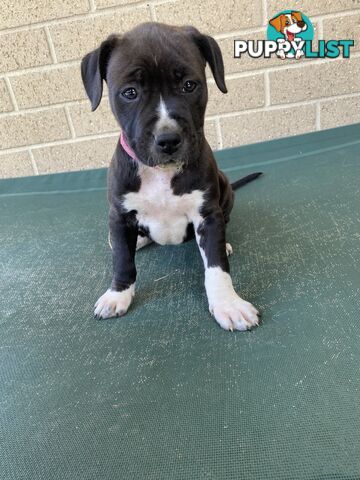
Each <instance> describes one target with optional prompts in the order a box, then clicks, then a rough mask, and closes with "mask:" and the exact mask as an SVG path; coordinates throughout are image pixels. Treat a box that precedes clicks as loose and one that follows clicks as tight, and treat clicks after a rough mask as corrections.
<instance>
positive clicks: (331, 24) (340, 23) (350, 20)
mask: <svg viewBox="0 0 360 480" xmlns="http://www.w3.org/2000/svg"><path fill="white" fill-rule="evenodd" d="M323 29H324V39H325V40H333V39H334V40H355V45H354V46H353V47H351V49H350V52H354V51H356V50H359V49H360V14H359V13H358V14H354V15H347V16H346V17H337V18H325V19H324V21H323Z"/></svg>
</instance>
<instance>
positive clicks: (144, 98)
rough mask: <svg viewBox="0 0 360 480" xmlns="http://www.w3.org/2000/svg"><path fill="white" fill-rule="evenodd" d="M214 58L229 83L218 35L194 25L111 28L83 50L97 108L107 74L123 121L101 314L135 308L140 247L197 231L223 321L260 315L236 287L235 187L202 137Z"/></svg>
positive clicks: (226, 324)
mask: <svg viewBox="0 0 360 480" xmlns="http://www.w3.org/2000/svg"><path fill="white" fill-rule="evenodd" d="M206 62H207V63H208V64H209V65H210V68H211V70H212V73H213V75H214V78H215V82H216V84H217V86H218V87H219V89H220V90H221V91H222V92H224V93H226V92H227V89H226V85H225V80H224V65H223V59H222V55H221V51H220V48H219V46H218V44H217V43H216V41H215V40H214V39H213V38H211V37H209V36H206V35H202V34H200V33H199V31H198V30H196V29H195V28H193V27H173V26H168V25H164V24H160V23H145V24H142V25H139V26H138V27H136V28H134V29H133V30H131V31H130V32H128V33H126V34H125V35H123V36H116V35H112V36H110V37H109V38H108V39H107V40H105V41H104V42H103V43H102V44H101V45H100V47H99V48H97V49H96V50H94V51H93V52H91V53H89V54H88V55H86V56H85V57H84V58H83V60H82V64H81V73H82V79H83V82H84V86H85V89H86V92H87V94H88V96H89V98H90V101H91V105H92V110H95V109H96V108H97V106H98V105H99V103H100V100H101V97H102V91H103V80H105V81H106V83H107V85H108V89H109V100H110V105H111V108H112V111H113V113H114V115H115V117H116V119H117V121H118V123H119V125H120V127H121V129H122V137H121V140H120V142H119V143H118V144H117V147H116V151H115V153H114V156H113V158H112V161H111V165H110V169H109V175H108V199H109V203H110V213H109V228H110V242H111V246H112V256H113V279H112V283H111V287H110V288H109V289H108V290H107V291H106V292H105V293H104V294H103V295H102V296H101V297H100V298H99V300H98V301H97V303H96V304H95V315H96V316H97V317H99V318H109V317H114V316H120V315H124V314H125V313H126V312H127V310H128V308H129V306H130V304H131V301H132V298H133V296H134V293H135V280H136V268H135V252H136V250H137V248H141V247H142V246H144V245H146V244H147V243H150V242H151V241H154V242H156V243H158V244H160V245H165V244H179V243H182V242H184V241H186V240H188V239H190V238H193V237H194V236H195V237H196V241H197V243H198V246H199V249H200V253H201V255H202V258H203V261H204V266H205V288H206V293H207V297H208V301H209V309H210V312H211V313H212V314H213V315H214V317H215V319H216V321H217V322H218V323H219V324H220V325H221V327H222V328H224V329H225V330H231V331H232V330H247V329H250V328H251V327H252V326H254V325H257V324H258V312H257V310H256V309H255V308H254V307H253V306H252V305H251V304H250V303H248V302H246V301H245V300H243V299H242V298H240V297H239V296H238V295H237V293H236V292H235V290H234V288H233V284H232V281H231V277H230V275H229V262H228V258H227V255H228V254H229V253H231V247H230V245H228V244H226V242H225V224H226V223H227V222H228V221H229V215H230V211H231V209H232V206H233V201H234V193H233V189H232V187H231V186H230V184H229V183H228V181H227V179H226V178H225V176H224V175H223V174H222V172H220V171H219V170H218V168H217V165H216V163H215V160H214V156H213V154H212V151H211V149H210V147H209V144H208V142H207V141H206V139H205V137H204V115H205V108H206V103H207V99H208V92H207V85H206V77H205V65H206ZM255 176H256V174H255V175H253V176H252V177H251V178H247V179H245V180H243V181H240V182H239V183H238V184H237V185H236V186H239V185H240V184H241V183H245V182H246V181H249V180H250V179H252V178H254V177H255Z"/></svg>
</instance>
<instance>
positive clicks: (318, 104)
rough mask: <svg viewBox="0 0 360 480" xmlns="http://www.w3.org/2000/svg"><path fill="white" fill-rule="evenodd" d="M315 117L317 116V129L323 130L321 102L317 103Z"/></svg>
mask: <svg viewBox="0 0 360 480" xmlns="http://www.w3.org/2000/svg"><path fill="white" fill-rule="evenodd" d="M315 115H316V116H315V118H316V130H317V131H319V130H321V121H320V102H316V103H315Z"/></svg>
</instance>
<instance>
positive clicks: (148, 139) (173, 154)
mask: <svg viewBox="0 0 360 480" xmlns="http://www.w3.org/2000/svg"><path fill="white" fill-rule="evenodd" d="M206 61H208V62H209V64H210V67H211V68H212V71H213V74H214V77H215V80H216V83H217V85H218V86H219V88H220V90H222V91H223V92H224V93H225V92H226V86H225V82H224V69H223V61H222V57H221V52H220V49H219V47H218V45H217V44H216V42H215V40H213V39H212V38H211V37H206V36H204V35H201V34H200V33H199V32H198V31H197V30H195V29H193V28H191V27H183V28H179V27H170V26H167V25H163V24H158V23H147V24H143V25H140V26H139V27H137V28H135V29H134V30H132V31H131V32H129V33H127V34H126V35H124V36H123V37H121V38H120V37H115V36H112V37H109V39H108V40H107V41H106V42H104V43H103V44H102V45H101V47H100V48H99V49H97V50H96V51H95V52H91V53H90V54H88V55H87V56H86V57H85V58H84V59H83V62H82V75H83V81H84V85H85V88H86V90H87V93H88V95H89V97H90V99H91V101H92V105H93V109H95V108H96V107H97V105H98V103H99V102H100V99H101V92H100V94H99V93H98V91H97V86H98V84H99V81H100V82H101V83H102V79H104V80H106V82H107V85H108V88H109V99H110V104H111V108H112V111H113V113H114V115H115V117H116V119H117V120H118V122H119V124H120V126H121V128H122V130H123V132H124V133H125V136H126V138H127V141H128V143H129V144H130V146H131V147H132V148H133V150H134V151H135V153H136V156H137V157H138V159H139V160H140V161H142V162H143V163H145V164H147V165H149V166H155V165H159V164H167V163H170V162H177V161H182V162H185V163H189V162H190V161H191V159H192V158H196V157H197V155H198V153H199V150H200V148H201V145H202V141H203V125H204V115H205V108H206V103H207V86H206V77H205V65H206ZM91 64H93V68H91ZM96 65H98V70H97V69H96ZM94 71H95V74H94Z"/></svg>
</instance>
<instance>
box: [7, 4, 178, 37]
mask: <svg viewBox="0 0 360 480" xmlns="http://www.w3.org/2000/svg"><path fill="white" fill-rule="evenodd" d="M153 3H154V5H166V4H168V3H175V0H153ZM147 6H148V2H147V1H139V2H136V3H131V4H127V5H116V6H112V7H105V8H101V9H96V10H95V11H93V12H92V11H90V10H88V11H87V12H81V13H73V14H70V15H67V16H66V17H60V18H54V19H52V20H42V21H40V22H33V23H32V24H31V25H28V24H27V25H19V26H13V27H8V28H4V29H3V30H2V31H1V34H0V35H5V34H7V33H17V32H21V31H28V30H36V29H37V28H41V27H44V26H45V25H49V26H50V27H52V26H58V25H65V24H67V23H71V22H73V21H77V20H86V19H89V18H96V17H99V16H101V15H106V14H111V13H116V12H127V11H131V10H137V9H141V8H143V7H147ZM89 8H90V6H89Z"/></svg>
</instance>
